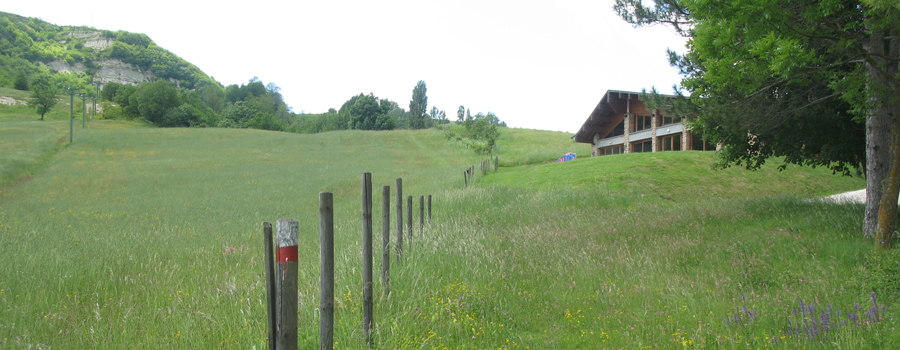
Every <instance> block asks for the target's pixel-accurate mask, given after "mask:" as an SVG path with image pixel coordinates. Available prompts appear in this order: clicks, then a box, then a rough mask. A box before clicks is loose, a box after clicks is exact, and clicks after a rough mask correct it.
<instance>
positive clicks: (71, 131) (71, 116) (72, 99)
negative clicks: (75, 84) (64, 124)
mask: <svg viewBox="0 0 900 350" xmlns="http://www.w3.org/2000/svg"><path fill="white" fill-rule="evenodd" d="M66 92H68V93H69V143H72V139H73V136H72V135H73V134H74V133H75V131H74V125H75V110H74V108H75V89H72V88H66Z"/></svg>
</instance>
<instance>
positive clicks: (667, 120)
mask: <svg viewBox="0 0 900 350" xmlns="http://www.w3.org/2000/svg"><path fill="white" fill-rule="evenodd" d="M659 119H660V123H662V124H660V125H659V126H663V125H669V124H675V123H679V122H681V118H676V117H672V116H667V115H664V116H662V118H659Z"/></svg>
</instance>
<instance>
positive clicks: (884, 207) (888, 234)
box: [875, 118, 900, 249]
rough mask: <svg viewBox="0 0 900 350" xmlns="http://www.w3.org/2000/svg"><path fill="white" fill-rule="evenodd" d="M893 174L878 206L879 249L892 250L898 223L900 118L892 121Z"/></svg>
mask: <svg viewBox="0 0 900 350" xmlns="http://www.w3.org/2000/svg"><path fill="white" fill-rule="evenodd" d="M891 124H892V126H891V130H892V134H891V138H892V142H891V157H892V158H893V159H892V161H891V172H890V176H889V177H888V178H887V180H886V181H885V185H884V196H882V197H881V203H880V204H879V206H878V228H877V230H876V232H875V243H877V244H878V247H879V248H882V249H890V248H891V245H892V244H893V241H894V227H895V224H896V221H897V196H898V195H900V118H893V120H892V123H891Z"/></svg>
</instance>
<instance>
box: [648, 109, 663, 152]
mask: <svg viewBox="0 0 900 350" xmlns="http://www.w3.org/2000/svg"><path fill="white" fill-rule="evenodd" d="M658 115H659V110H658V109H657V110H655V111H654V113H653V114H652V115H651V117H650V140H651V142H650V144H651V145H652V146H650V147H651V148H653V152H659V151H661V149H659V146H658V145H657V142H656V141H657V138H656V121H657V120H659V117H658Z"/></svg>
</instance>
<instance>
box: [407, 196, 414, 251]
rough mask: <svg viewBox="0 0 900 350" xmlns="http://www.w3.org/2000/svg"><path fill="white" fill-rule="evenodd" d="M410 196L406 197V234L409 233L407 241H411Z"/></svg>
mask: <svg viewBox="0 0 900 350" xmlns="http://www.w3.org/2000/svg"><path fill="white" fill-rule="evenodd" d="M412 207H413V205H412V196H406V232H407V233H409V240H410V241H412V236H413V230H412Z"/></svg>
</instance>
